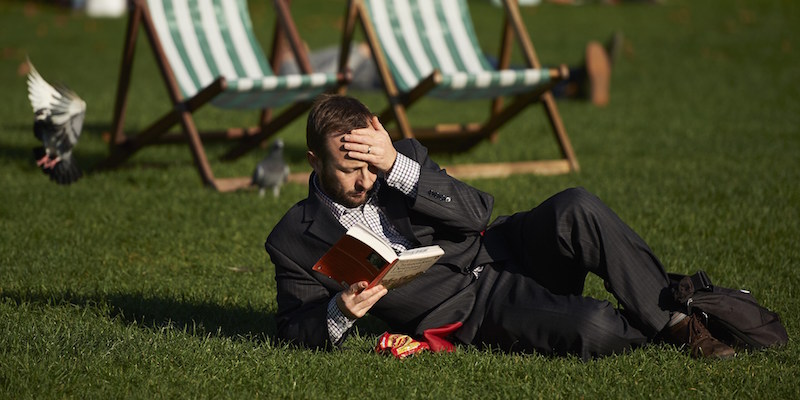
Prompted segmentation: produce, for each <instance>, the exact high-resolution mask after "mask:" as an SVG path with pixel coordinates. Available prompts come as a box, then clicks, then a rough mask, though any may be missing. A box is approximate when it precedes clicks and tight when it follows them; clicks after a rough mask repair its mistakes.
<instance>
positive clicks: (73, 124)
mask: <svg viewBox="0 0 800 400" xmlns="http://www.w3.org/2000/svg"><path fill="white" fill-rule="evenodd" d="M28 65H29V66H30V72H29V73H28V100H30V102H31V106H32V107H33V114H34V121H33V133H34V135H35V136H36V138H37V139H39V140H40V141H41V142H42V146H40V147H36V148H34V149H33V153H34V157H35V158H36V165H38V166H39V167H41V168H42V171H43V172H44V173H45V174H47V175H49V176H50V179H51V180H53V181H55V182H57V183H59V184H63V185H68V184H70V183H72V182H75V181H77V180H78V179H80V177H81V176H83V173H82V172H81V170H80V168H78V166H77V164H76V163H75V160H74V159H73V157H72V149H73V148H74V147H75V145H77V144H78V138H79V137H80V135H81V129H83V119H84V116H85V115H86V102H84V101H83V100H82V99H81V98H80V97H78V95H77V94H75V92H73V91H72V90H69V89H68V88H66V87H64V86H60V85H57V86H55V87H54V86H52V85H50V84H49V83H47V81H45V80H44V78H42V76H41V75H39V72H38V71H36V68H34V67H33V64H32V63H31V62H30V60H29V61H28Z"/></svg>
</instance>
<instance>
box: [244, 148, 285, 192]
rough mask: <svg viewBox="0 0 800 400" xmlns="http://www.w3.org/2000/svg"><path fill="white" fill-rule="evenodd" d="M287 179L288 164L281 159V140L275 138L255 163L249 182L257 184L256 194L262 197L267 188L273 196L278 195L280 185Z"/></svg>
mask: <svg viewBox="0 0 800 400" xmlns="http://www.w3.org/2000/svg"><path fill="white" fill-rule="evenodd" d="M288 179H289V166H288V165H287V164H286V163H285V162H284V161H283V140H281V139H275V141H274V142H272V145H270V148H269V153H268V154H267V156H266V157H264V159H263V160H261V161H259V162H258V165H256V169H255V171H253V180H252V182H251V184H252V185H254V186H258V189H259V190H258V194H259V195H260V196H262V197H263V196H264V192H266V190H267V189H268V188H270V189H272V195H273V196H275V197H278V195H279V194H280V191H281V185H283V184H284V183H286V181H287V180H288Z"/></svg>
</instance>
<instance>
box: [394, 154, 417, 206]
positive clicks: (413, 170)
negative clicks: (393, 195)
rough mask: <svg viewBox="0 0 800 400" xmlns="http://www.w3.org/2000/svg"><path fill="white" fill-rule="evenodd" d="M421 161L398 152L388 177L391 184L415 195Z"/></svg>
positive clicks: (410, 194) (412, 195)
mask: <svg viewBox="0 0 800 400" xmlns="http://www.w3.org/2000/svg"><path fill="white" fill-rule="evenodd" d="M419 169H420V167H419V163H418V162H416V161H414V160H412V159H410V158H408V157H406V156H404V155H403V154H401V153H397V158H396V159H395V160H394V166H392V170H391V171H389V175H388V176H387V177H386V183H388V184H389V186H391V187H393V188H395V189H397V190H399V191H401V192H403V193H405V194H406V196H409V197H415V196H416V195H417V186H418V185H419Z"/></svg>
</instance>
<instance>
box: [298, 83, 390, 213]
mask: <svg viewBox="0 0 800 400" xmlns="http://www.w3.org/2000/svg"><path fill="white" fill-rule="evenodd" d="M371 119H372V113H371V112H370V111H369V109H368V108H367V107H366V106H365V105H363V104H362V103H361V102H359V101H358V100H356V99H354V98H351V97H345V96H339V95H321V96H320V97H318V98H317V100H316V101H315V102H314V105H313V106H312V108H311V111H310V112H309V113H308V122H307V125H306V145H307V146H308V153H307V157H308V162H309V164H311V167H312V168H314V172H316V173H317V176H318V177H319V181H320V184H321V185H322V190H323V191H325V194H327V195H328V196H329V197H330V198H331V199H333V200H334V201H335V202H337V203H339V204H342V205H344V206H346V207H357V206H359V205H361V204H363V203H364V202H365V201H366V199H367V197H368V195H369V191H370V190H372V188H373V185H374V184H375V180H376V179H377V175H376V174H375V171H374V169H373V168H372V167H370V165H369V164H367V163H366V162H364V161H360V160H355V159H353V158H350V157H348V156H347V150H345V149H344V147H343V142H342V137H343V136H344V134H346V133H349V132H350V131H352V130H353V129H359V128H366V127H370V126H371V123H370V120H371Z"/></svg>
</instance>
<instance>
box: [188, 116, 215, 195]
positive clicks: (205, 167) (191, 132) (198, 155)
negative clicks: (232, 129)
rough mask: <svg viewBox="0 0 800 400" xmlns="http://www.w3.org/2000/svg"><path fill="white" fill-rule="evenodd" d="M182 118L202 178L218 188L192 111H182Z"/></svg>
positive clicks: (209, 184)
mask: <svg viewBox="0 0 800 400" xmlns="http://www.w3.org/2000/svg"><path fill="white" fill-rule="evenodd" d="M180 119H181V126H182V127H183V131H184V133H185V134H186V138H187V139H188V140H189V147H190V148H191V150H192V157H193V158H194V164H195V166H196V167H197V171H198V172H199V173H200V179H202V180H203V183H204V184H206V185H207V186H211V187H213V188H215V189H216V185H215V184H214V174H213V173H212V172H211V166H210V165H209V163H208V158H207V157H206V152H205V150H203V142H202V141H200V134H199V133H198V132H197V127H196V126H195V124H194V119H193V118H192V114H191V112H190V111H188V110H183V111H180Z"/></svg>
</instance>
